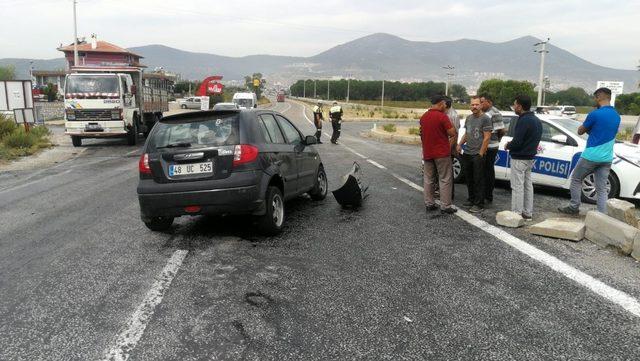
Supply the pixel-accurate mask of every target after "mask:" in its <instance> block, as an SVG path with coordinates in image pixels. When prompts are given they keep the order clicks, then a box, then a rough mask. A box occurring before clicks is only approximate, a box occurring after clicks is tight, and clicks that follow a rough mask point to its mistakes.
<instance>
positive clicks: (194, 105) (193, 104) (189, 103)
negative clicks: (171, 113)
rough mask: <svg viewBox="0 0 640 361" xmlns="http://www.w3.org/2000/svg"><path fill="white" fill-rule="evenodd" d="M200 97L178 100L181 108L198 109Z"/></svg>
mask: <svg viewBox="0 0 640 361" xmlns="http://www.w3.org/2000/svg"><path fill="white" fill-rule="evenodd" d="M200 101H201V99H200V97H188V98H184V99H181V100H179V101H178V104H180V108H182V109H200Z"/></svg>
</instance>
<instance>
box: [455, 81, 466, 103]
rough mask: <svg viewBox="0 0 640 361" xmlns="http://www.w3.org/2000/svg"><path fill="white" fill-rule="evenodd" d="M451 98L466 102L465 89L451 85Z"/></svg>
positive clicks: (458, 85) (457, 85)
mask: <svg viewBox="0 0 640 361" xmlns="http://www.w3.org/2000/svg"><path fill="white" fill-rule="evenodd" d="M451 97H452V98H453V99H456V100H462V101H467V100H468V99H469V94H467V88H465V87H464V86H462V85H460V84H453V85H452V86H451Z"/></svg>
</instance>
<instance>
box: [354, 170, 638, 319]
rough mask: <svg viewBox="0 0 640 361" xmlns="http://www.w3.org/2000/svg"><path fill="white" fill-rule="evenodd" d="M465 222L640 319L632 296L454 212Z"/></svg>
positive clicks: (412, 185)
mask: <svg viewBox="0 0 640 361" xmlns="http://www.w3.org/2000/svg"><path fill="white" fill-rule="evenodd" d="M367 161H368V162H369V163H371V164H373V165H375V166H377V167H378V168H380V169H386V167H384V166H382V165H381V164H378V163H376V162H375V161H373V160H371V159H368V158H367ZM386 172H387V173H389V174H391V175H392V176H393V177H394V178H396V179H398V180H399V181H401V182H402V183H405V184H406V185H408V186H410V187H411V188H413V189H415V190H417V191H419V192H423V191H424V188H423V187H421V186H419V185H417V184H415V183H414V182H412V181H410V180H408V179H406V178H404V177H401V176H399V175H397V174H395V173H392V172H390V171H388V170H386ZM455 214H456V215H457V216H458V217H460V218H461V219H462V220H464V221H466V222H467V223H469V224H471V225H473V226H475V227H477V228H479V229H481V230H483V231H485V232H486V233H488V234H490V235H492V236H494V237H496V238H497V239H499V240H500V241H502V242H504V243H506V244H508V245H509V246H511V247H513V248H515V249H516V250H518V251H520V252H522V253H523V254H525V255H527V256H529V257H531V258H533V259H534V260H536V261H538V262H540V263H542V264H544V265H545V266H547V267H549V268H551V269H552V270H554V271H556V272H558V273H560V274H562V275H563V276H565V277H567V278H569V279H571V280H573V281H574V282H576V283H578V284H579V285H581V286H583V287H585V288H587V289H589V290H591V291H592V292H594V293H595V294H597V295H599V296H601V297H603V298H605V299H607V300H609V301H610V302H612V303H614V304H617V305H619V306H620V307H622V308H623V309H625V310H626V311H628V312H629V313H631V314H632V315H634V316H636V317H640V302H639V301H638V300H637V299H636V298H634V297H633V296H631V295H629V294H627V293H625V292H622V291H620V290H617V289H615V288H613V287H611V286H608V285H607V284H605V283H604V282H602V281H600V280H598V279H596V278H594V277H592V276H589V275H588V274H586V273H584V272H582V271H580V270H578V269H576V268H574V267H572V266H570V265H568V264H566V263H564V262H562V261H561V260H560V259H558V258H556V257H554V256H552V255H550V254H548V253H546V252H544V251H542V250H539V249H538V248H536V247H534V246H532V245H530V244H529V243H527V242H525V241H523V240H521V239H519V238H518V237H516V236H514V235H512V234H510V233H508V232H505V231H503V230H501V229H500V228H498V227H495V226H493V225H491V224H489V223H487V222H485V221H483V220H481V219H479V218H477V217H475V216H472V215H471V214H469V213H467V212H465V211H463V210H460V209H459V210H458V212H456V213H455Z"/></svg>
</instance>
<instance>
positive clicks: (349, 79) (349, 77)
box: [347, 74, 351, 104]
mask: <svg viewBox="0 0 640 361" xmlns="http://www.w3.org/2000/svg"><path fill="white" fill-rule="evenodd" d="M350 88H351V74H349V75H347V104H349V89H350Z"/></svg>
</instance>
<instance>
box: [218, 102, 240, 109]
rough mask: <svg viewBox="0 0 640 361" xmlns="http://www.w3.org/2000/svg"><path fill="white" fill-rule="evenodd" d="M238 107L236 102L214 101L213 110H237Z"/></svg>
mask: <svg viewBox="0 0 640 361" xmlns="http://www.w3.org/2000/svg"><path fill="white" fill-rule="evenodd" d="M239 109H240V107H239V106H238V104H236V103H216V104H215V105H214V106H213V110H239Z"/></svg>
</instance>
